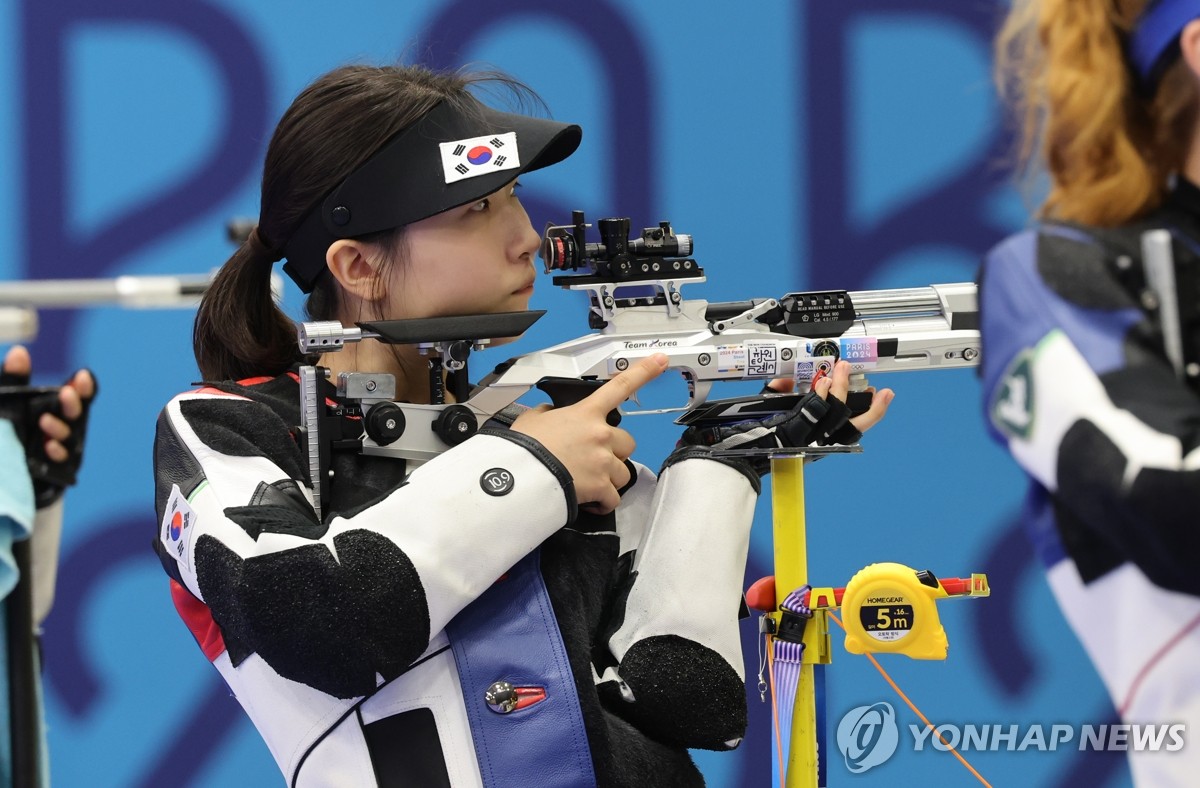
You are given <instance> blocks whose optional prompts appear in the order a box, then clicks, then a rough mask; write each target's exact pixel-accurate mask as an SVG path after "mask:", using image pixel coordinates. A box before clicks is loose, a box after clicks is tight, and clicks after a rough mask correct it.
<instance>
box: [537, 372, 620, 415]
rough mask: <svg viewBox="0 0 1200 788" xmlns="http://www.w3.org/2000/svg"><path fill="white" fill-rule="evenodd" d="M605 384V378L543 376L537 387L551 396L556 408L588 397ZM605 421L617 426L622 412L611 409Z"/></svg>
mask: <svg viewBox="0 0 1200 788" xmlns="http://www.w3.org/2000/svg"><path fill="white" fill-rule="evenodd" d="M603 385H604V381H603V380H582V379H580V378H542V379H541V380H539V381H538V382H537V388H538V389H539V390H540V391H543V392H545V394H546V395H547V396H548V397H550V402H551V403H552V404H553V405H554V407H556V408H565V407H567V406H568V405H574V404H575V403H576V402H579V401H580V400H583V399H587V397H588V396H589V395H591V393H592V392H593V391H595V390H596V389H598V388H600V387H601V386H603ZM605 421H607V422H608V426H610V427H616V426H617V425H619V424H620V423H621V412H620V411H619V410H617V409H615V408H614V409H613V410H610V411H609V412H608V416H607V417H606V418H605Z"/></svg>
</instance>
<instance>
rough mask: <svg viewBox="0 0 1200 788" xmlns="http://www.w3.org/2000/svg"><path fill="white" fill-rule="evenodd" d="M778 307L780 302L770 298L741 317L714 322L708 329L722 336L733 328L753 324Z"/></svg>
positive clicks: (743, 313) (735, 316) (736, 316)
mask: <svg viewBox="0 0 1200 788" xmlns="http://www.w3.org/2000/svg"><path fill="white" fill-rule="evenodd" d="M778 306H779V302H778V301H777V300H775V299H774V298H768V299H767V300H765V301H763V302H762V303H761V304H755V305H754V306H752V307H751V308H749V309H747V310H746V311H745V312H742V313H741V314H740V315H734V316H733V317H731V318H727V319H725V320H714V321H713V322H711V323H709V324H708V328H709V330H710V331H712V332H713V333H714V334H722V333H724V332H726V331H728V330H729V329H731V328H736V327H737V326H740V325H742V324H743V323H753V322H754V321H756V320H758V319H759V318H760V317H762V316H763V315H765V314H766V313H767V312H770V311H771V310H772V309H775V308H776V307H778Z"/></svg>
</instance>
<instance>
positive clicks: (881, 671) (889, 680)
mask: <svg viewBox="0 0 1200 788" xmlns="http://www.w3.org/2000/svg"><path fill="white" fill-rule="evenodd" d="M825 612H826V614H827V615H828V616H829V617H830V618H832V619H833V622H834V623H835V624H837V625H838V626H839V627H841V628H842V630H845V629H846V627H845V625H843V624H842V622H841V620H840V619H839V618H838V617H837V616H836V615H834V614H833V612H832V611H828V610H827V611H825ZM865 656H866V658H867V659H869V660H871V664H872V665H874V666H875V669H876V670H878V671H879V674H880V675H881V676H883V678H884V679H885V680H886V681H887V683H888V684H889V685H891V687H892V689H893V690H895V691H896V694H897V695H899V696H900V699H901V700H903V701H904V702H905V703H906V704H908V707H909V708H910V709H912V710H913V713H914V714H916V715H917V716H918V717H920V718H921V722H923V723H925V726H926V727H927V728H931V729H932V730H933V732H934V733H935V734H936V735H937V737H938V739H939V740H940V741H941V742H942V744H944V745H946V748H947V749H949V750H950V752H952V753H954V757H955V758H958V760H959V762H961V763H962V765H963V766H965V767H966V768H967V771H969V772H970V773H971V774H973V775H975V779H977V780H979V782H981V783H983V784H984V785H986V786H987V787H988V788H992V784H991V783H989V782H988V781H987V780H985V779H983V775H981V774H980V773H979V772H977V771H975V767H974V766H972V765H971V764H969V763H967V759H966V758H964V757H962V755H961V754H959V752H958V750H956V749H954V748H953V747H951V746H950V742H948V741H946V740H945V739H944V738H942V734H940V733H938V729H937V728H936V727H934V725H933V723H932V722H930V721H929V720H928V719H926V717H925V715H924V714H922V713H921V710H920V709H918V708H917V706H916V704H914V703H913V702H912V701H911V700H909V699H908V696H907V695H905V694H904V690H902V689H900V687H899V686H898V685H897V684H896V682H894V681H892V677H891V676H889V675H888V672H887V671H886V670H884V669H883V666H882V665H880V664H879V660H877V659H875V655H874V654H872V653H870V652H867V653H866V655H865ZM774 699H775V695H774V690H773V689H772V695H771V700H772V702H774Z"/></svg>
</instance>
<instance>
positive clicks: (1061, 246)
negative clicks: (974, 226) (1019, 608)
mask: <svg viewBox="0 0 1200 788" xmlns="http://www.w3.org/2000/svg"><path fill="white" fill-rule="evenodd" d="M1155 228H1163V229H1167V230H1169V231H1170V233H1171V235H1172V247H1173V257H1174V261H1175V271H1176V277H1177V280H1178V291H1179V293H1178V303H1179V307H1180V317H1181V321H1180V322H1181V324H1182V332H1181V335H1182V337H1181V338H1182V343H1183V350H1184V355H1185V358H1186V360H1187V361H1189V362H1193V363H1194V362H1196V361H1200V356H1198V355H1197V352H1198V351H1200V190H1198V189H1197V188H1196V187H1195V186H1194V185H1192V184H1191V183H1188V182H1187V181H1184V180H1180V182H1179V183H1178V184H1177V186H1176V188H1175V189H1174V191H1173V193H1172V194H1171V196H1170V198H1169V200H1168V201H1167V202H1166V204H1165V205H1164V206H1163V207H1162V208H1161V209H1159V210H1157V211H1156V212H1154V213H1153V214H1152V215H1150V216H1149V217H1147V218H1146V219H1144V220H1142V221H1139V222H1137V223H1134V224H1130V225H1129V226H1127V227H1122V228H1119V229H1116V230H1097V229H1094V228H1085V227H1078V226H1073V225H1067V224H1046V225H1043V226H1041V227H1038V228H1036V229H1033V230H1029V231H1027V232H1023V233H1020V234H1018V235H1015V236H1013V237H1011V238H1008V239H1007V240H1005V241H1004V242H1002V243H1001V244H1000V245H999V246H997V247H996V248H995V249H993V250H992V251H991V252H990V253H989V254H988V256H987V258H986V260H985V263H984V266H983V269H982V273H981V280H980V292H979V295H980V312H981V321H982V322H981V328H982V334H983V354H982V360H983V368H982V374H983V379H984V396H985V403H984V404H985V407H986V409H987V414H988V421H989V424H990V427H991V432H992V434H993V436H994V437H995V438H996V440H998V441H999V442H1000V443H1001V444H1002V445H1004V446H1005V447H1006V448H1007V449H1008V450H1009V451H1010V452H1011V454H1012V456H1013V457H1014V458H1015V459H1016V461H1017V463H1018V464H1019V465H1020V466H1021V468H1022V469H1023V470H1024V471H1025V473H1026V474H1027V476H1028V479H1029V490H1028V495H1027V498H1026V501H1025V505H1024V508H1023V511H1022V519H1023V521H1024V524H1025V526H1026V529H1027V531H1028V533H1029V535H1030V537H1031V538H1032V540H1033V542H1034V545H1035V547H1036V550H1037V553H1038V556H1039V557H1040V559H1041V561H1042V562H1043V564H1044V565H1045V567H1046V571H1047V576H1048V579H1049V583H1050V586H1051V588H1052V589H1053V591H1054V594H1055V596H1056V598H1057V600H1058V602H1059V605H1060V607H1061V608H1062V610H1063V613H1064V614H1065V616H1066V618H1067V620H1068V621H1069V622H1070V624H1071V626H1072V628H1073V629H1074V631H1075V633H1076V634H1077V635H1078V637H1079V638H1080V640H1081V641H1082V642H1083V644H1084V646H1085V647H1086V648H1087V651H1088V653H1089V655H1090V656H1091V658H1092V660H1093V662H1094V663H1095V665H1096V668H1097V670H1098V672H1099V674H1100V677H1101V679H1102V680H1103V681H1104V684H1105V686H1106V687H1107V689H1108V691H1109V693H1110V694H1111V696H1112V700H1113V704H1114V706H1115V707H1116V709H1117V711H1118V713H1119V714H1120V715H1121V717H1122V718H1123V720H1124V721H1125V722H1128V723H1147V724H1154V723H1156V724H1166V723H1179V722H1182V723H1186V724H1187V725H1188V729H1187V730H1188V732H1189V734H1190V732H1191V731H1200V682H1197V681H1196V678H1195V677H1196V665H1197V664H1200V571H1198V566H1200V527H1198V523H1197V514H1196V513H1197V512H1198V511H1200V448H1198V446H1200V397H1198V391H1200V388H1198V387H1197V385H1196V383H1195V380H1196V378H1195V377H1191V378H1190V382H1184V381H1183V380H1181V379H1180V378H1179V377H1177V375H1176V373H1175V372H1174V370H1173V367H1172V365H1171V364H1170V362H1169V361H1168V357H1167V354H1166V351H1165V350H1164V341H1163V335H1162V331H1161V327H1160V325H1159V319H1158V312H1157V311H1156V310H1152V309H1147V306H1146V304H1147V302H1146V301H1145V300H1144V299H1143V297H1142V294H1143V290H1144V288H1145V276H1144V273H1143V271H1144V269H1143V265H1142V259H1141V257H1142V255H1141V235H1142V233H1143V232H1144V231H1146V230H1148V229H1155ZM1097 722H1102V720H1097ZM1130 764H1131V767H1132V769H1133V773H1134V777H1135V781H1136V782H1137V783H1138V784H1139V785H1153V786H1167V785H1193V784H1195V775H1196V772H1197V770H1198V769H1200V749H1197V748H1196V747H1195V746H1194V742H1188V746H1187V747H1185V748H1184V749H1183V751H1182V752H1178V753H1161V752H1159V753H1156V752H1145V751H1135V748H1134V747H1132V746H1131V747H1130Z"/></svg>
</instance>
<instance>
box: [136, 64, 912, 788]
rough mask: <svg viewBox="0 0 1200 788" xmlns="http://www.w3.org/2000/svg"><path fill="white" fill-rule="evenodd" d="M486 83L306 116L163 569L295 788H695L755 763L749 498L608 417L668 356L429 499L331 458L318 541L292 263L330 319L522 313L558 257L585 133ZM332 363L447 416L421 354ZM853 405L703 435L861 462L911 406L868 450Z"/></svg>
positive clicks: (267, 189) (198, 406)
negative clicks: (538, 259)
mask: <svg viewBox="0 0 1200 788" xmlns="http://www.w3.org/2000/svg"><path fill="white" fill-rule="evenodd" d="M472 82H473V79H472V78H467V77H462V76H458V75H446V74H435V73H430V72H428V71H425V70H422V69H419V68H408V67H404V68H400V67H393V68H371V67H347V68H341V69H338V70H336V71H333V72H331V73H330V74H327V75H325V76H323V77H321V78H320V79H318V80H317V81H316V82H315V83H314V84H313V85H311V86H310V87H309V88H307V89H306V90H304V91H303V92H302V93H301V94H300V96H299V97H298V98H297V99H296V100H295V102H294V103H293V104H292V106H291V107H290V108H289V109H288V111H287V112H286V113H285V114H284V116H283V118H282V120H281V121H280V123H279V125H278V128H277V129H276V131H275V134H274V137H273V139H272V140H271V143H270V147H269V149H268V151H267V158H266V164H265V170H264V175H263V184H262V205H261V213H260V216H259V224H258V227H257V230H256V231H255V232H254V233H253V234H252V235H251V237H250V239H249V240H248V241H247V243H246V244H245V245H244V246H243V247H242V248H241V249H240V250H238V252H237V253H236V254H234V256H233V257H232V258H231V259H230V260H229V262H228V263H226V265H225V266H224V267H223V269H222V270H221V272H220V274H219V275H218V277H217V279H216V281H215V282H214V284H213V286H212V288H211V289H210V290H209V292H208V294H207V296H206V298H205V301H204V303H203V304H202V306H201V309H200V312H199V314H198V315H197V319H196V328H195V350H196V358H197V361H198V362H199V365H200V369H201V372H202V374H203V375H204V377H205V379H206V380H209V381H213V382H212V383H210V384H209V385H208V386H207V387H205V388H203V389H200V390H198V391H193V392H190V393H187V394H183V395H181V396H179V397H177V398H176V399H174V400H173V401H172V402H171V403H170V404H169V405H168V406H167V407H166V409H165V410H164V411H163V413H162V416H161V417H160V420H159V424H158V433H157V441H156V447H155V467H156V474H157V506H158V512H159V515H160V523H161V530H160V535H159V539H158V541H157V542H156V546H157V548H158V550H159V553H160V556H161V558H162V561H163V566H164V567H165V568H166V570H167V572H168V574H170V575H171V578H172V582H171V589H172V595H173V598H174V601H175V604H176V605H177V607H178V610H179V612H180V614H181V615H182V616H183V618H184V619H185V621H186V622H187V623H188V625H189V627H190V628H191V630H192V632H193V634H194V635H195V636H196V638H197V640H198V642H199V643H200V645H201V647H202V648H203V650H204V652H205V654H206V655H207V656H208V658H209V659H210V660H211V661H212V662H213V664H214V665H215V666H216V667H217V669H218V670H219V671H220V672H221V675H222V676H223V677H224V678H225V680H226V681H227V682H228V683H229V686H230V687H231V688H232V690H233V691H234V693H235V694H236V696H237V698H238V700H239V701H240V702H241V703H242V705H243V707H244V708H245V709H246V711H247V713H248V714H249V715H250V717H251V718H252V719H253V721H254V723H255V725H256V726H257V727H258V730H259V731H260V732H261V733H262V735H263V738H264V739H265V740H266V742H267V744H268V746H269V747H270V749H271V752H272V754H273V755H274V756H275V759H276V761H277V762H278V764H279V767H280V768H281V769H282V771H283V773H284V775H285V777H286V779H287V781H288V783H289V784H291V785H298V786H316V785H355V786H374V785H379V786H394V785H420V786H424V787H433V788H436V787H437V786H449V785H453V786H480V785H483V786H532V785H540V786H551V785H554V786H586V785H602V786H635V785H636V786H647V785H653V786H660V787H661V786H691V785H700V784H702V779H701V776H700V774H699V772H698V771H697V769H696V768H695V766H694V765H693V764H692V762H691V759H690V757H689V756H688V753H687V748H689V747H703V748H711V749H727V748H731V747H734V746H736V745H737V743H738V741H739V740H740V739H741V737H742V735H743V731H744V728H745V724H746V710H745V701H744V687H743V671H742V657H741V654H740V650H739V641H738V629H737V618H738V609H739V596H740V591H741V582H742V573H743V566H744V561H745V557H746V552H747V547H748V531H749V526H750V522H751V516H752V511H753V507H754V502H755V497H756V495H757V493H758V490H759V474H758V473H757V472H756V470H755V469H754V468H753V467H751V465H750V464H749V463H748V462H746V461H743V460H738V459H716V458H714V457H713V456H712V453H711V448H710V446H708V445H683V446H682V447H681V448H680V449H678V450H677V451H676V452H675V453H674V454H673V455H672V456H671V457H670V458H669V459H668V460H667V462H666V465H665V467H664V469H663V470H662V472H661V475H659V476H658V477H656V476H655V474H653V473H652V472H651V471H649V470H648V469H646V468H645V467H642V466H640V465H637V464H636V463H633V462H632V461H631V460H630V459H629V458H630V455H631V454H632V452H633V450H634V441H633V439H632V438H631V436H630V435H629V434H628V433H626V432H625V431H623V430H621V429H617V428H613V427H610V426H609V425H608V424H607V423H606V421H605V416H606V414H608V412H609V411H610V410H612V409H613V408H614V407H616V406H618V405H619V404H620V403H621V402H623V401H624V400H625V399H626V398H627V397H629V396H630V395H631V394H632V393H633V392H634V391H636V390H637V388H638V387H639V386H641V385H643V384H644V383H646V382H647V381H648V380H650V379H651V378H653V377H655V376H656V375H658V374H659V373H660V372H661V371H662V368H663V365H664V363H665V359H664V358H663V357H662V356H657V357H653V358H649V359H646V360H645V361H644V362H642V363H641V364H639V365H636V366H634V367H631V368H630V369H629V370H628V371H627V372H626V373H624V374H622V375H620V376H619V377H617V378H615V379H613V380H612V381H610V382H609V383H607V384H606V385H604V386H603V387H602V388H600V389H598V390H597V391H595V392H594V393H593V394H592V395H591V396H589V397H588V398H586V399H584V400H582V401H580V402H579V403H577V404H575V405H572V406H570V407H564V408H557V409H548V408H546V407H538V408H534V409H530V410H526V411H525V412H523V413H521V414H520V415H519V416H518V417H516V418H515V421H514V420H511V419H510V420H508V423H507V424H506V423H503V421H502V420H495V421H494V422H493V423H490V424H488V425H485V426H484V427H483V428H482V429H480V430H479V432H478V433H477V434H475V435H474V436H473V437H471V438H469V439H468V440H466V441H465V442H463V443H462V444H461V445H459V446H456V447H454V448H452V449H449V450H448V451H446V452H445V453H443V454H441V455H440V456H438V457H437V458H435V459H433V460H431V461H429V462H427V463H425V464H423V465H421V466H420V467H417V468H415V469H413V468H411V467H410V468H406V467H405V463H404V462H402V461H399V460H395V459H386V458H372V457H365V456H362V455H360V454H358V453H356V452H343V453H340V454H337V455H336V456H335V457H334V459H333V461H332V469H331V470H332V476H331V481H330V484H331V485H332V490H331V493H330V497H329V499H328V500H329V503H328V505H327V506H326V508H325V509H324V517H323V518H318V517H317V515H316V514H315V513H314V507H313V501H312V491H311V489H310V486H309V482H308V478H309V477H308V474H307V472H306V467H305V454H304V452H303V451H302V450H301V448H300V447H299V446H298V445H297V442H296V440H295V434H294V433H295V426H296V425H297V424H299V423H300V413H299V399H300V392H299V389H298V385H297V376H296V372H295V370H296V365H297V364H298V363H299V362H300V361H301V359H300V358H299V355H298V351H297V348H296V339H295V329H294V326H293V324H292V323H291V322H290V321H289V320H287V319H286V318H285V317H284V316H283V315H282V314H281V313H279V312H278V311H277V309H276V308H275V307H274V305H273V304H272V301H271V297H270V285H269V278H270V271H271V264H272V263H273V262H274V261H276V260H279V259H281V258H286V259H287V263H286V265H285V266H284V270H285V271H286V272H287V273H288V274H289V275H290V276H291V277H292V279H293V280H294V281H295V282H296V283H297V284H298V285H299V286H300V288H301V289H302V290H304V291H305V292H307V293H310V294H311V295H310V296H309V301H308V305H307V308H308V312H309V315H310V316H311V317H312V318H313V319H325V320H328V319H338V320H341V321H343V322H344V323H352V322H354V321H358V320H363V319H375V318H382V317H385V316H386V317H388V318H426V317H437V316H446V315H472V314H481V313H493V312H502V311H514V310H524V309H525V308H526V307H527V305H528V302H529V298H530V294H531V293H532V290H533V283H534V268H533V254H534V252H535V251H536V250H537V248H538V245H539V237H538V235H537V233H535V232H534V230H533V228H532V227H531V225H530V222H529V219H528V217H527V216H526V214H525V211H524V209H523V208H522V207H521V204H520V201H519V200H518V198H517V193H516V182H515V180H516V178H517V177H518V176H519V175H521V174H523V173H525V172H529V171H531V170H536V169H538V168H540V167H545V166H547V165H550V164H553V163H555V162H558V161H560V160H562V159H564V158H565V157H567V156H569V155H570V154H571V153H572V152H573V151H574V150H575V148H576V146H577V145H578V144H579V141H580V136H581V132H580V129H579V127H578V126H572V125H567V124H563V123H556V122H552V121H548V120H543V119H538V118H533V117H527V116H523V115H514V114H508V113H502V112H498V111H496V110H494V109H491V108H488V107H486V106H484V105H483V104H481V103H480V102H479V101H478V100H477V99H475V98H474V97H473V96H472V94H471V93H470V92H469V91H468V88H469V87H471V86H472ZM502 157H503V160H502V161H501V158H502ZM497 164H499V166H497ZM320 364H321V365H323V366H325V367H327V368H329V369H331V370H332V371H333V372H334V373H337V372H342V371H352V370H361V371H370V372H390V373H392V374H394V375H395V376H396V381H397V399H406V400H410V401H413V402H428V391H427V387H428V380H429V373H428V371H427V368H426V365H425V363H424V361H423V360H422V359H421V358H420V357H419V356H418V355H417V354H416V352H415V350H414V349H412V348H408V347H394V346H383V345H379V344H374V343H371V342H362V343H358V344H356V345H354V346H353V348H352V349H348V350H344V351H342V352H340V353H336V354H328V355H326V356H322V357H321V359H320ZM234 380H237V381H238V382H236V383H235V382H233V381H234ZM847 381H848V369H847V368H845V367H840V368H839V369H838V370H837V371H836V372H835V374H834V376H833V377H832V379H830V380H828V381H827V382H825V381H822V382H821V383H819V384H818V386H817V387H816V391H815V392H814V393H813V394H811V396H808V397H807V398H806V399H805V400H804V401H803V403H802V405H803V408H797V410H796V411H795V412H794V413H791V414H788V415H787V416H786V417H785V418H783V419H779V420H776V421H774V422H771V423H767V424H758V423H755V424H753V425H743V426H741V427H737V428H733V429H729V430H726V431H724V432H720V433H713V432H711V431H710V432H708V433H703V434H698V435H697V434H696V433H692V435H693V436H695V437H696V439H697V440H700V441H704V442H707V443H709V444H712V443H718V444H719V443H721V442H722V441H737V442H741V441H745V440H748V439H752V440H754V441H756V442H757V445H770V446H779V445H781V444H785V443H786V444H788V445H807V444H808V443H810V442H812V441H815V440H819V441H831V440H840V441H853V440H855V439H857V437H858V435H859V430H863V429H866V428H867V427H869V426H871V425H872V424H874V423H875V422H876V421H878V420H879V419H880V418H881V417H882V416H883V413H884V411H885V410H886V408H887V404H888V402H889V401H890V399H891V392H879V396H876V397H875V402H874V404H873V405H872V408H871V410H870V411H868V412H867V413H865V414H863V415H862V416H859V417H856V418H854V419H849V418H848V416H849V414H848V412H847V409H846V408H845V406H844V405H842V403H841V401H839V400H844V398H845V396H846V389H847ZM325 385H326V389H325V391H324V395H325V396H328V397H330V398H333V397H335V396H336V391H335V389H334V387H333V386H332V385H328V384H325ZM751 428H753V430H752V431H751ZM498 478H499V479H503V480H505V483H504V484H501V485H495V484H489V480H491V481H495V480H496V479H498Z"/></svg>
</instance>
